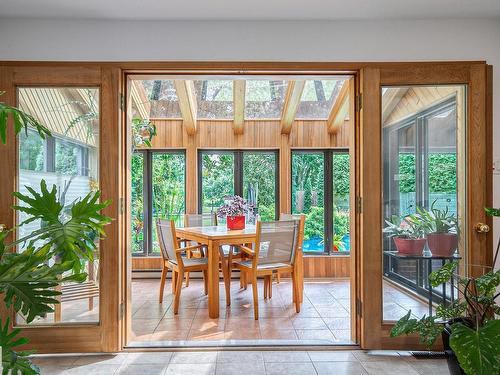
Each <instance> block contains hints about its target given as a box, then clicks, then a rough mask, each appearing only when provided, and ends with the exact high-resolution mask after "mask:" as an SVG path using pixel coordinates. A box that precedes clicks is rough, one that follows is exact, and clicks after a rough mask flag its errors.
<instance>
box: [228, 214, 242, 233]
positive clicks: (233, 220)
mask: <svg viewBox="0 0 500 375" xmlns="http://www.w3.org/2000/svg"><path fill="white" fill-rule="evenodd" d="M226 220H227V222H226V225H227V229H229V230H241V229H245V216H227V218H226Z"/></svg>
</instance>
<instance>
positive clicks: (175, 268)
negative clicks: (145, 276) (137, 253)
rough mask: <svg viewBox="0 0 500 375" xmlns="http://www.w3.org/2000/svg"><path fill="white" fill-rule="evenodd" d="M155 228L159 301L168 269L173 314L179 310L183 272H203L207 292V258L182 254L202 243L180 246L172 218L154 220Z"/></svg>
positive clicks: (199, 247)
mask: <svg viewBox="0 0 500 375" xmlns="http://www.w3.org/2000/svg"><path fill="white" fill-rule="evenodd" d="M156 230H157V233H158V242H159V244H160V250H161V255H162V260H163V267H162V271H161V281H160V299H159V300H160V301H159V302H160V303H162V302H163V290H164V289H165V280H166V278H167V273H168V270H169V269H170V270H171V272H172V290H173V291H175V293H174V314H177V313H178V312H179V303H180V296H181V289H182V280H183V279H184V273H185V272H196V271H201V272H203V281H204V288H205V295H206V294H207V293H208V285H207V281H208V278H207V271H208V259H207V258H206V257H203V258H187V257H184V256H182V253H184V252H186V251H192V250H197V249H201V247H202V245H194V246H186V247H181V246H180V243H179V240H178V238H177V235H176V231H175V222H174V221H173V220H163V219H157V220H156Z"/></svg>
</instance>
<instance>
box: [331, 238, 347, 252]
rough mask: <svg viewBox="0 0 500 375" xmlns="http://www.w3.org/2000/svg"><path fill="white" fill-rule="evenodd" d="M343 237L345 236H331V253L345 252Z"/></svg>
mask: <svg viewBox="0 0 500 375" xmlns="http://www.w3.org/2000/svg"><path fill="white" fill-rule="evenodd" d="M344 236H345V234H334V235H333V251H334V252H339V251H346V249H345V244H344Z"/></svg>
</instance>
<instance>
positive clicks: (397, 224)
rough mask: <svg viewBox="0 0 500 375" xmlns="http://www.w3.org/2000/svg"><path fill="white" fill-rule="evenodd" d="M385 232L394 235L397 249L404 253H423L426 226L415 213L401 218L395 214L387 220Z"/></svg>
mask: <svg viewBox="0 0 500 375" xmlns="http://www.w3.org/2000/svg"><path fill="white" fill-rule="evenodd" d="M385 223H386V224H387V226H386V227H385V228H384V233H387V234H388V235H389V237H392V239H393V240H394V244H395V245H396V249H397V250H398V252H399V253H401V254H404V255H422V252H423V250H424V246H425V241H426V240H425V238H424V227H423V225H422V221H421V220H418V219H417V218H416V216H415V215H408V216H406V217H404V218H403V219H401V218H400V217H399V216H397V215H393V216H392V217H391V219H390V220H386V221H385Z"/></svg>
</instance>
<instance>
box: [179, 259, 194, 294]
mask: <svg viewBox="0 0 500 375" xmlns="http://www.w3.org/2000/svg"><path fill="white" fill-rule="evenodd" d="M192 257H193V253H192V252H191V250H187V251H186V258H188V259H191V258H192ZM181 280H182V279H181ZM188 286H189V272H186V288H187V287H188Z"/></svg>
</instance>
